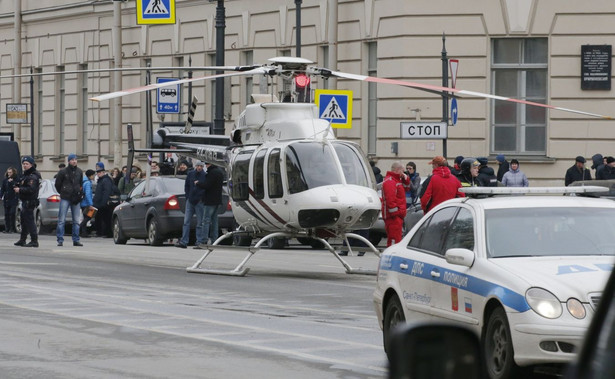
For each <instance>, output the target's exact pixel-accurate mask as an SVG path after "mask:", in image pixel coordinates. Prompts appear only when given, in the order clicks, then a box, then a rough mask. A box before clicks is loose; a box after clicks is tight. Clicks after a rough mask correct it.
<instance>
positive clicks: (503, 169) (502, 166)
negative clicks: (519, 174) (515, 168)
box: [495, 154, 510, 183]
mask: <svg viewBox="0 0 615 379" xmlns="http://www.w3.org/2000/svg"><path fill="white" fill-rule="evenodd" d="M495 160H496V161H497V162H498V173H497V174H496V175H497V177H498V182H500V183H502V178H504V174H506V173H507V172H508V171H509V170H510V164H509V163H508V161H507V160H506V157H505V156H504V155H503V154H498V155H497V156H496V157H495Z"/></svg>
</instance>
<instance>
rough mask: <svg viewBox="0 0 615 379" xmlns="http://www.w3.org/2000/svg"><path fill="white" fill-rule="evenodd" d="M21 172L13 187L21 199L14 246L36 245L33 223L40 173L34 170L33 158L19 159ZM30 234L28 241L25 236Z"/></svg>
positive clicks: (36, 237) (34, 225) (36, 239)
mask: <svg viewBox="0 0 615 379" xmlns="http://www.w3.org/2000/svg"><path fill="white" fill-rule="evenodd" d="M21 168H22V169H23V174H22V175H21V177H20V178H19V180H18V181H17V184H15V187H13V191H15V193H16V194H17V195H18V196H19V200H21V237H20V238H19V241H17V242H15V244H14V245H15V246H24V247H38V232H37V230H36V224H35V223H34V209H36V207H38V203H39V201H38V190H39V187H40V184H41V174H40V173H39V172H38V171H37V170H36V166H35V164H34V158H32V157H29V156H26V157H23V158H22V159H21ZM28 234H30V242H28V243H26V238H27V237H28Z"/></svg>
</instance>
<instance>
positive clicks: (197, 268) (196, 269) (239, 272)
mask: <svg viewBox="0 0 615 379" xmlns="http://www.w3.org/2000/svg"><path fill="white" fill-rule="evenodd" d="M237 233H238V232H237V231H234V232H229V233H226V234H224V235H223V236H220V237H219V238H218V239H217V240H216V241H214V243H213V244H212V245H207V247H206V249H207V251H206V252H205V254H203V256H202V257H201V258H200V259H199V260H198V261H196V262H195V263H194V264H193V265H192V266H191V267H187V268H186V272H188V273H195V274H210V275H228V276H245V275H246V274H247V273H248V271H250V268H246V267H244V266H245V265H246V263H248V261H249V260H250V259H251V258H252V257H253V256H254V254H256V253H257V252H258V251H259V250H260V247H261V245H262V244H263V243H265V242H266V241H267V240H269V239H271V238H276V237H285V238H292V237H294V235H292V234H288V233H284V232H276V233H271V234H268V235H266V236H265V237H263V238H261V239H260V240H259V241H258V242H257V243H256V245H254V246H253V247H249V248H248V254H247V255H246V256H245V258H244V259H243V260H242V261H241V263H239V264H238V265H237V267H235V268H234V269H232V270H220V269H211V268H203V267H201V265H202V264H203V261H204V260H205V259H206V258H207V257H208V256H209V255H210V254H211V253H212V252H213V251H214V249H215V248H216V247H217V246H219V243H220V242H221V241H223V240H225V239H227V238H232V236H233V235H234V234H237ZM239 233H241V232H239ZM348 237H350V238H355V239H358V240H360V241H363V242H364V243H365V244H366V245H367V246H368V248H369V249H371V251H372V252H373V253H374V254H376V255H377V256H380V251H379V250H378V249H376V248H375V247H374V245H372V244H371V243H370V242H369V240H367V239H366V238H364V237H362V236H360V235H357V234H354V233H346V234H344V235H343V239H344V240H345V241H346V245H347V249H348V251H349V253H352V249H351V247H350V244H349V243H348ZM313 238H314V239H315V240H317V241H319V242H321V243H322V244H323V245H324V246H325V247H326V248H327V250H329V251H330V252H331V253H332V254H333V255H334V256H335V257H336V258H337V260H338V261H340V263H341V264H342V265H343V266H344V268H345V269H346V273H347V274H363V275H376V271H374V270H367V269H363V268H352V266H350V265H349V264H348V262H346V261H345V260H344V259H343V258H342V257H341V256H340V255H339V254H338V252H337V251H336V250H335V249H334V248H333V247H331V245H329V243H328V242H327V241H326V240H324V239H322V238H319V237H313ZM225 247H226V248H228V247H227V246H225ZM242 249H243V248H242Z"/></svg>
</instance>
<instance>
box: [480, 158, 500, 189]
mask: <svg viewBox="0 0 615 379" xmlns="http://www.w3.org/2000/svg"><path fill="white" fill-rule="evenodd" d="M476 160H477V161H478V163H480V167H479V168H478V177H477V178H478V182H479V183H480V185H481V186H483V187H497V186H498V177H497V176H496V175H495V172H494V171H493V169H492V168H491V167H489V166H488V164H489V160H488V159H487V157H478V158H476Z"/></svg>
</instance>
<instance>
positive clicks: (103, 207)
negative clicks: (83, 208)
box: [93, 162, 121, 237]
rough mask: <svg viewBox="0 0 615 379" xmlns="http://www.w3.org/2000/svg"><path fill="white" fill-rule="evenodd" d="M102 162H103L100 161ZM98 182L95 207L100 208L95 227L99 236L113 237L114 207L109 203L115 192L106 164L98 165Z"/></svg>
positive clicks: (95, 219)
mask: <svg viewBox="0 0 615 379" xmlns="http://www.w3.org/2000/svg"><path fill="white" fill-rule="evenodd" d="M99 163H102V162H99ZM96 167H97V169H96V176H97V177H98V182H97V184H96V191H95V192H94V200H93V202H94V207H95V208H98V211H97V212H96V217H95V218H94V227H95V229H96V236H97V237H111V236H112V234H111V216H112V212H113V207H112V206H111V205H110V204H109V198H110V197H111V195H113V193H114V188H113V187H114V184H113V179H111V177H110V176H109V175H107V172H106V171H105V165H104V164H103V165H99V164H97V165H96ZM120 183H121V182H120Z"/></svg>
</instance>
